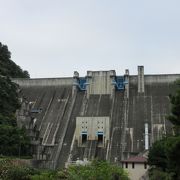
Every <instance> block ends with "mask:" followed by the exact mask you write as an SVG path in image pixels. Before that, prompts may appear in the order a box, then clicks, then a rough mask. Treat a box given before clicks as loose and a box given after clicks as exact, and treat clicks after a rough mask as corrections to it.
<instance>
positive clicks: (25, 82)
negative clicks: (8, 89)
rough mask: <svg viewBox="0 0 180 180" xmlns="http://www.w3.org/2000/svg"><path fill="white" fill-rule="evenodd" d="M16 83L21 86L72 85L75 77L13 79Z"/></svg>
mask: <svg viewBox="0 0 180 180" xmlns="http://www.w3.org/2000/svg"><path fill="white" fill-rule="evenodd" d="M12 81H13V82H14V83H16V84H19V85H20V86H21V87H28V86H62V85H72V84H73V78H39V79H21V78H19V79H13V80H12Z"/></svg>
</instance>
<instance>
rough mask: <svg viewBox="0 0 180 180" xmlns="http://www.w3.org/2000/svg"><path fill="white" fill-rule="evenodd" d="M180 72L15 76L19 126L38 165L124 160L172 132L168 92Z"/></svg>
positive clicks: (110, 72)
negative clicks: (31, 77)
mask: <svg viewBox="0 0 180 180" xmlns="http://www.w3.org/2000/svg"><path fill="white" fill-rule="evenodd" d="M179 78H180V74H171V75H144V68H143V66H138V75H134V76H131V75H129V71H128V70H126V72H125V74H124V75H122V76H117V75H116V72H115V71H88V72H87V76H86V77H80V76H79V74H78V72H74V76H73V77H72V78H52V79H50V78H49V79H13V81H14V82H15V83H17V84H19V86H20V99H21V102H22V106H21V109H20V110H19V111H18V112H17V120H18V125H19V126H20V127H22V126H24V127H25V128H26V129H27V132H28V135H29V137H30V138H31V143H32V153H33V162H34V165H36V166H38V167H44V168H51V169H56V168H62V167H64V166H65V164H68V163H71V162H74V161H76V160H92V159H95V158H96V159H103V160H107V161H109V162H112V163H117V164H120V163H121V160H124V159H126V158H128V157H131V156H135V155H137V154H139V153H141V152H143V151H144V150H148V148H149V146H151V145H152V143H153V142H154V141H156V140H158V139H160V138H162V137H163V136H164V135H166V134H168V133H172V130H171V125H170V123H169V122H168V121H167V120H166V116H167V115H168V114H169V113H170V100H169V94H172V93H173V92H175V84H174V81H175V80H177V79H179Z"/></svg>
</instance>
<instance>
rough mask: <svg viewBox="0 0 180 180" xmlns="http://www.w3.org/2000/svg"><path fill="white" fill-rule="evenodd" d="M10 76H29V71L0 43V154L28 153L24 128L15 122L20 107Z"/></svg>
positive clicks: (14, 85)
mask: <svg viewBox="0 0 180 180" xmlns="http://www.w3.org/2000/svg"><path fill="white" fill-rule="evenodd" d="M10 78H29V73H28V72H27V71H23V70H22V69H21V68H20V67H19V66H18V65H16V64H15V63H14V62H13V61H12V60H11V53H10V52H9V50H8V47H7V46H6V45H3V44H2V43H0V142H1V143H0V154H2V155H16V156H19V154H21V155H29V153H30V148H29V143H30V141H29V139H28V137H27V135H26V132H25V130H24V129H19V128H18V127H17V124H16V117H15V112H16V110H17V109H18V108H19V107H20V103H19V100H18V85H16V84H15V83H13V82H12V81H11V79H10Z"/></svg>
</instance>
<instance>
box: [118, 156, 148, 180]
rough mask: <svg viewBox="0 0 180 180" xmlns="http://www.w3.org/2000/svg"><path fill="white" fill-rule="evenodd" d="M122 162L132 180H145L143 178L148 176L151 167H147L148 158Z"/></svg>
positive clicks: (130, 159)
mask: <svg viewBox="0 0 180 180" xmlns="http://www.w3.org/2000/svg"><path fill="white" fill-rule="evenodd" d="M121 162H122V167H123V169H125V170H126V171H127V172H128V173H129V177H130V179H131V180H142V179H144V178H143V176H145V175H146V174H147V170H148V168H149V166H148V165H147V158H146V157H144V156H135V157H131V158H129V159H126V160H123V161H121Z"/></svg>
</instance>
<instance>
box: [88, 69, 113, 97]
mask: <svg viewBox="0 0 180 180" xmlns="http://www.w3.org/2000/svg"><path fill="white" fill-rule="evenodd" d="M111 75H114V71H88V73H87V77H88V83H89V85H88V87H87V94H88V95H90V94H111V93H112V88H113V86H112V77H111Z"/></svg>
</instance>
